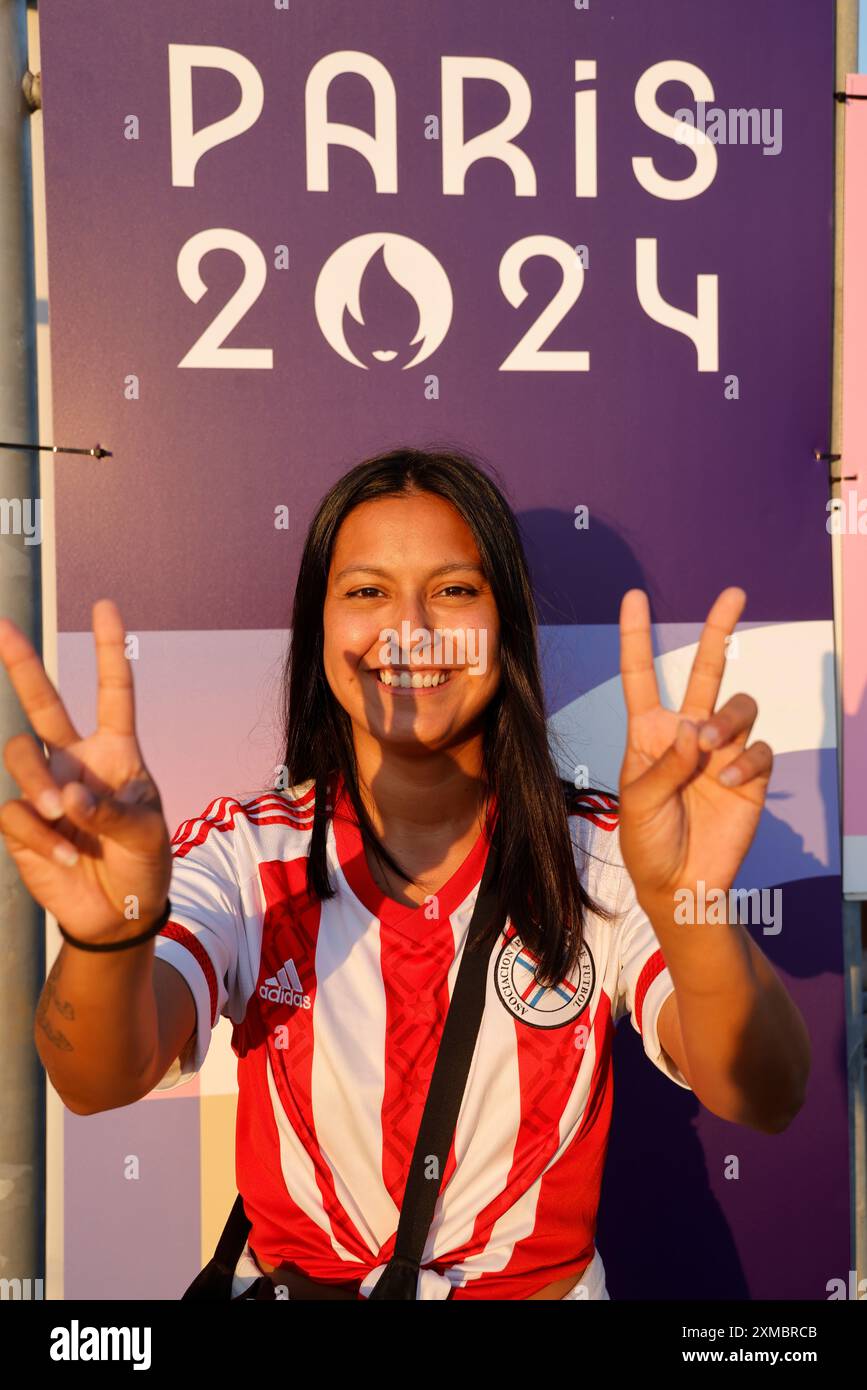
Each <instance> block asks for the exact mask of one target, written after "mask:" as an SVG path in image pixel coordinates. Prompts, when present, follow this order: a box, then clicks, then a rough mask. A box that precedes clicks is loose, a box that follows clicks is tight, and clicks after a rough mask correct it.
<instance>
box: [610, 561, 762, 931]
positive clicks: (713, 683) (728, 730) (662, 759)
mask: <svg viewBox="0 0 867 1390" xmlns="http://www.w3.org/2000/svg"><path fill="white" fill-rule="evenodd" d="M745 603H746V594H745V593H744V591H743V589H738V588H730V589H724V590H723V592H722V593H721V594H720V595H719V596H718V597H717V599H716V600H715V602H714V604H713V606H712V607H711V610H710V612H709V614H708V616H707V620H706V622H705V625H704V629H703V631H702V634H701V639H700V641H699V644H698V651H697V652H696V656H695V660H694V662H693V665H692V670H691V672H690V677H689V683H688V685H687V689H686V694H685V696H684V700H683V704H682V706H681V708H680V712H679V713H677V712H675V711H674V710H669V709H664V708H663V707H662V705H661V704H660V702H659V689H658V687H657V683H656V673H655V671H654V667H653V648H652V645H651V636H650V605H649V603H648V599H647V595H646V594H645V592H644V591H643V590H642V589H630V590H629V591H628V593H626V594H624V596H623V600H622V603H621V607H620V671H621V676H622V678H623V690H624V694H625V698H626V711H627V734H626V752H625V754H624V758H623V765H622V767H621V770H620V843H621V849H622V851H623V858H624V863H625V864H626V868H627V871H628V873H629V875H630V877H631V879H632V881H633V883H634V885H635V891H636V896H637V898H638V900H639V902H640V903H641V904H642V906H643V907H644V909H645V911H647V912H648V913H650V911H651V905H655V906H658V907H659V908H660V910H661V911H662V912H664V913H665V914H666V915H670V911H671V898H672V895H673V894H674V892H675V891H676V890H677V889H679V888H690V889H692V890H693V891H695V885H696V883H697V882H698V880H699V879H703V880H704V882H705V884H706V885H707V887H708V889H710V888H720V889H723V890H724V891H726V892H727V891H728V889H729V888H730V887H731V885H732V883H733V882H734V878H735V875H736V874H737V871H738V867H739V865H740V864H741V861H742V860H743V858H744V855H745V854H746V852H747V850H748V849H749V846H750V842H751V840H752V838H753V836H754V835H755V832H756V827H757V825H758V822H759V816H760V815H761V812H762V806H763V805H764V801H765V795H766V792H767V787H768V780H769V778H770V775H771V767H772V764H773V753H772V752H771V749H770V748H769V746H768V745H767V744H766V743H761V742H759V743H753V744H751V745H750V746H749V747H747V739H748V738H749V735H750V730H751V729H752V727H753V724H754V722H755V719H756V715H757V713H758V707H757V705H756V702H755V700H753V699H752V697H751V696H749V695H743V694H738V695H733V696H732V697H731V699H730V700H727V701H726V703H725V704H724V705H723V706H722V708H721V709H719V710H717V711H716V712H715V710H714V707H715V705H716V701H717V696H718V694H719V688H720V683H721V681H722V675H723V670H724V667H725V659H726V650H725V644H726V638H727V637H728V636H729V634H730V633H731V632H732V631H733V630H734V627H735V624H736V623H737V621H738V618H739V617H740V615H741V613H742V612H743V609H744V605H745Z"/></svg>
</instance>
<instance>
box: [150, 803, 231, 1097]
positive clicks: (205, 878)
mask: <svg viewBox="0 0 867 1390" xmlns="http://www.w3.org/2000/svg"><path fill="white" fill-rule="evenodd" d="M235 804H236V803H233V802H231V801H229V800H228V799H227V798H226V797H221V798H219V799H218V800H217V801H214V802H212V803H211V804H210V805H209V806H208V807H207V809H206V810H205V811H204V812H203V813H202V815H201V816H198V817H196V818H195V819H193V820H186V821H182V822H181V824H180V825H179V826H178V828H177V830H176V831H175V834H174V835H173V837H172V876H171V884H170V887H169V898H170V899H171V916H170V918H169V920H168V922H167V923H166V925H165V926H164V927H163V929H162V931H161V932H160V933H159V934H158V936H157V938H156V956H157V959H159V960H165V961H168V963H169V964H170V965H172V966H174V968H175V969H176V970H178V971H179V972H180V973H181V975H183V977H184V979H185V980H186V982H187V984H188V985H189V987H190V990H191V992H192V995H193V999H194V1000H195V1005H196V1031H195V1034H194V1036H193V1038H192V1040H191V1042H190V1043H189V1044H188V1046H187V1049H186V1051H185V1052H184V1053H182V1055H181V1056H180V1058H176V1059H175V1061H174V1062H173V1063H172V1066H171V1067H170V1068H169V1070H168V1071H167V1072H166V1074H165V1076H164V1077H163V1078H162V1080H161V1081H160V1082H159V1083H158V1085H157V1086H156V1087H155V1089H156V1090H158V1091H165V1090H171V1089H173V1088H174V1087H175V1086H180V1085H182V1084H183V1083H184V1082H186V1081H189V1080H190V1079H191V1078H192V1077H193V1076H195V1075H196V1073H197V1072H198V1071H199V1070H200V1068H201V1066H202V1064H203V1062H204V1060H205V1056H206V1054H207V1051H208V1047H209V1045H210V1041H211V1034H212V1032H213V1030H214V1028H215V1027H216V1026H217V1021H218V1019H219V1018H220V1015H221V1014H226V1013H227V1010H228V1008H229V1007H230V1006H231V1004H232V1001H233V1000H234V999H236V998H237V993H238V977H239V960H240V957H241V955H242V952H243V949H244V943H245V918H244V907H243V902H242V884H241V882H240V880H239V875H238V872H237V865H236V859H235V846H234V815H233V814H232V808H233V806H234V805H235Z"/></svg>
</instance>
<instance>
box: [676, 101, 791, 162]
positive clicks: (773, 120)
mask: <svg viewBox="0 0 867 1390" xmlns="http://www.w3.org/2000/svg"><path fill="white" fill-rule="evenodd" d="M674 119H675V120H676V121H677V122H678V123H679V127H680V128H679V129H678V130H677V131H676V133H675V137H674V138H675V140H676V141H677V143H678V144H679V145H698V144H702V143H703V142H704V141H705V140H709V141H710V142H711V144H712V145H761V146H762V154H779V153H780V150H781V149H782V148H783V112H782V108H781V107H779V106H775V107H773V108H771V107H769V106H762V107H757V106H751V107H744V106H730V107H729V108H728V110H726V109H725V108H724V107H722V106H708V105H707V102H704V101H699V102H696V109H695V110H694V111H693V110H692V109H691V107H689V106H682V107H681V108H680V109H679V110H678V111H675V113H674Z"/></svg>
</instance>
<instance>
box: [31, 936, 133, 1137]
mask: <svg viewBox="0 0 867 1390" xmlns="http://www.w3.org/2000/svg"><path fill="white" fill-rule="evenodd" d="M153 968H154V941H153V939H151V940H150V941H145V942H143V943H142V945H140V946H134V947H130V948H128V949H127V950H123V951H116V952H91V951H81V950H79V949H78V948H76V947H75V946H70V945H67V944H66V943H65V942H64V944H63V946H62V948H61V950H60V953H59V955H58V957H57V959H56V960H55V962H54V965H53V966H52V967H51V973H50V974H49V976H48V978H47V980H46V981H45V984H44V986H43V989H42V994H41V995H40V998H39V1004H38V1006H37V1009H36V1017H35V1020H34V1038H35V1041H36V1050H37V1052H38V1053H39V1056H40V1058H41V1060H42V1063H43V1065H44V1067H45V1070H46V1071H47V1073H48V1076H49V1078H50V1080H51V1083H52V1085H53V1086H54V1088H55V1090H56V1091H57V1092H58V1093H59V1095H60V1097H61V1099H62V1100H63V1101H64V1103H65V1104H66V1105H67V1106H68V1107H69V1109H70V1110H74V1111H76V1112H77V1113H79V1114H90V1113H93V1112H95V1111H98V1110H111V1109H114V1108H115V1107H117V1106H120V1105H130V1104H132V1102H133V1101H136V1100H139V1099H140V1098H141V1096H142V1095H145V1094H147V1091H148V1090H149V1089H150V1087H149V1084H148V1082H149V1078H150V1077H151V1075H152V1071H153V1067H154V1061H155V1056H156V1052H157V1048H158V1044H159V1029H158V1015H157V1004H156V997H155V993H154V980H153Z"/></svg>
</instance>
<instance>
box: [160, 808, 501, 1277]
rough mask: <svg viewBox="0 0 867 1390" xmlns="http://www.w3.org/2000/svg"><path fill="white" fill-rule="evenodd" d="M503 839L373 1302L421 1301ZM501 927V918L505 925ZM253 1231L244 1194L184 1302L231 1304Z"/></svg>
mask: <svg viewBox="0 0 867 1390" xmlns="http://www.w3.org/2000/svg"><path fill="white" fill-rule="evenodd" d="M499 839H500V837H499V821H497V825H496V827H495V829H494V833H493V836H492V839H491V846H490V849H489V851H488V857H487V862H486V864H485V871H484V873H483V875H482V881H481V883H480V884H479V892H478V896H477V898H476V902H475V906H474V908H473V915H472V917H471V919H470V925H469V928H468V931H467V940H466V944H465V947H464V953H463V955H462V956H461V963H460V967H459V969H458V977H457V979H456V980H455V987H454V990H453V992H452V998H451V1003H450V1004H449V1010H448V1013H447V1014H446V1021H445V1024H444V1025H443V1032H442V1037H441V1038H440V1044H439V1048H438V1050H437V1058H436V1063H435V1065H434V1069H433V1075H432V1076H431V1081H430V1086H429V1088H428V1093H427V1097H426V1099H425V1104H424V1111H423V1113H422V1117H421V1123H420V1125H419V1129H418V1135H417V1137H416V1141H415V1148H414V1150H413V1155H412V1162H411V1163H410V1167H409V1176H408V1177H407V1181H406V1187H405V1189H404V1194H403V1202H402V1203H401V1208H400V1218H399V1220H398V1225H397V1236H396V1239H395V1245H394V1254H393V1255H392V1257H391V1259H390V1260H389V1261H388V1264H387V1265H386V1267H385V1269H384V1270H383V1271H382V1274H381V1275H380V1277H379V1279H378V1280H377V1282H376V1284H375V1285H374V1287H373V1289H372V1290H371V1292H370V1294H369V1296H368V1302H370V1301H371V1300H372V1299H385V1298H387V1299H411V1300H413V1301H414V1300H415V1297H416V1292H417V1288H418V1275H419V1267H420V1264H421V1258H422V1255H423V1253H424V1246H425V1241H426V1240H427V1235H428V1231H429V1230H430V1224H431V1221H432V1220H433V1214H434V1209H435V1207H436V1202H437V1197H438V1196H439V1190H440V1184H441V1182H442V1174H443V1173H444V1171H445V1166H446V1162H447V1161H448V1156H449V1149H450V1148H451V1143H452V1138H453V1136H454V1132H455V1126H456V1124H457V1121H458V1113H459V1111H460V1108H461V1101H462V1100H463V1098H464V1090H465V1088H466V1084H467V1075H468V1074H469V1070H470V1062H471V1061H472V1058H473V1051H474V1049H475V1045H476V1038H477V1037H478V1033H479V1027H480V1025H481V1021H482V1013H483V1012H484V1007H485V988H486V983H487V975H488V963H489V961H490V954H491V953H490V949H487V950H486V949H485V947H484V945H481V948H479V943H482V942H483V940H484V938H486V937H487V935H488V932H489V931H491V928H492V927H493V924H494V920H495V916H496V914H497V906H498V905H497V889H496V882H497V864H498V860H499ZM500 916H501V917H502V914H500ZM502 925H503V922H502V920H501V921H500V927H501V928H502ZM491 937H493V932H492V931H491ZM474 948H475V949H474ZM432 1157H436V1159H437V1163H436V1174H437V1176H436V1178H435V1179H434V1178H429V1177H428V1176H427V1169H428V1166H429V1162H430V1159H431V1158H432ZM249 1232H250V1221H249V1219H248V1217H247V1214H246V1212H245V1211H244V1203H243V1199H242V1198H241V1196H240V1194H239V1195H238V1196H237V1197H236V1199H235V1203H234V1205H233V1207H232V1210H231V1212H230V1213H229V1219H228V1220H227V1222H226V1225H225V1227H224V1229H223V1234H222V1235H221V1236H220V1239H219V1241H218V1243H217V1248H216V1250H215V1251H214V1256H213V1259H211V1260H209V1262H208V1263H207V1264H206V1265H205V1267H204V1269H203V1270H202V1271H201V1273H200V1274H198V1275H197V1276H196V1278H195V1279H194V1280H193V1282H192V1284H190V1286H189V1288H188V1289H187V1290H186V1292H185V1293H184V1294H182V1295H181V1297H182V1299H209V1300H211V1299H231V1298H232V1279H233V1277H234V1273H235V1266H236V1265H237V1263H238V1260H239V1259H240V1257H241V1252H242V1251H243V1249H244V1245H245V1243H246V1240H247V1236H248V1235H249ZM265 1286H267V1291H266V1288H265ZM263 1293H264V1296H265V1297H266V1298H268V1297H273V1287H272V1284H271V1281H270V1279H268V1277H267V1276H266V1275H263V1276H262V1278H261V1279H257V1280H255V1281H254V1284H253V1285H252V1286H251V1287H250V1288H249V1289H247V1290H246V1291H245V1292H244V1293H243V1294H240V1295H238V1297H237V1299H236V1300H235V1301H236V1302H238V1301H241V1300H246V1299H256V1298H259V1297H261V1296H262V1295H263Z"/></svg>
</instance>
